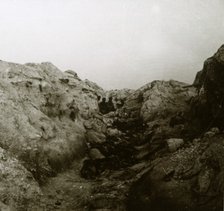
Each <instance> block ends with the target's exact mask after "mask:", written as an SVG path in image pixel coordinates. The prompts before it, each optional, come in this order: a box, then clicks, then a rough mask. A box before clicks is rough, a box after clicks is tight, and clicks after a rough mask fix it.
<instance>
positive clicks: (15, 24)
mask: <svg viewBox="0 0 224 211" xmlns="http://www.w3.org/2000/svg"><path fill="white" fill-rule="evenodd" d="M222 44H224V1H223V0H212V1H211V0H0V59H1V60H4V61H10V62H16V63H22V64H23V63H26V62H35V63H40V62H45V61H49V62H52V63H53V64H54V65H56V66H57V67H58V68H59V69H61V70H62V71H65V70H67V69H72V70H74V71H76V72H77V73H78V75H79V76H80V78H82V79H86V78H87V79H89V80H92V81H94V82H96V83H98V84H99V85H100V86H102V87H103V88H105V89H121V88H138V87H140V86H142V85H144V84H146V83H148V82H150V81H153V80H158V79H159V80H169V79H175V80H180V81H184V82H188V83H192V81H193V79H194V77H195V74H196V72H197V71H199V70H201V69H202V66H203V62H204V60H205V59H206V58H208V57H210V56H212V55H213V54H214V53H215V52H216V51H217V49H218V48H219V47H220V46H221V45H222Z"/></svg>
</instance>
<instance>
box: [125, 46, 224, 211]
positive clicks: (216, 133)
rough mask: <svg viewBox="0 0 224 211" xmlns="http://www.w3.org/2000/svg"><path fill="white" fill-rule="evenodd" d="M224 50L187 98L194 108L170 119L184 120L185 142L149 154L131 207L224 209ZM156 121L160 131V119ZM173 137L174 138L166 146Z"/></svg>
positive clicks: (208, 64)
mask: <svg viewBox="0 0 224 211" xmlns="http://www.w3.org/2000/svg"><path fill="white" fill-rule="evenodd" d="M223 49H224V47H223V46H222V47H221V48H220V49H219V50H218V52H217V53H216V54H215V55H214V56H213V57H211V58H209V59H208V60H206V62H205V64H204V67H203V70H202V71H200V72H199V73H198V74H197V76H196V79H195V81H194V84H193V87H195V88H196V89H197V94H196V95H195V96H192V98H191V99H190V100H188V102H189V104H190V108H189V109H187V110H186V109H185V108H184V109H183V110H182V111H183V112H184V114H183V115H181V116H182V117H184V118H183V119H182V117H181V116H180V117H181V118H179V117H178V118H177V117H174V118H171V122H170V123H171V124H170V126H171V127H172V126H173V124H174V123H176V122H180V123H181V124H182V125H183V128H182V129H183V133H182V134H180V138H183V139H184V142H185V144H184V145H183V144H182V140H181V139H179V140H181V146H182V147H181V148H180V149H179V150H177V149H176V150H177V151H171V152H170V153H165V152H162V153H160V154H159V156H158V154H157V156H155V157H154V158H152V159H151V164H149V166H151V168H150V170H149V171H148V172H146V173H145V174H144V175H143V176H142V177H141V178H140V179H139V180H137V181H136V182H134V184H133V185H132V187H131V189H130V196H129V200H128V203H127V204H128V208H127V209H128V210H137V209H140V210H163V211H164V210H189V211H190V210H191V211H192V210H217V211H221V210H222V209H223V140H224V135H223V132H222V131H223V106H222V104H223V102H222V101H223V99H222V98H223V96H224V95H223V93H224V89H223V82H224V81H223V80H224V75H223V71H224V66H223V55H224V50H223ZM187 87H190V86H187ZM169 105H170V104H169ZM160 110H161V109H160ZM168 110H172V109H168ZM175 110H176V108H175ZM168 116H169V115H165V118H167V117H168ZM184 119H185V121H184ZM150 122H152V121H150ZM158 125H159V126H158V128H160V130H161V127H163V126H162V125H163V124H161V121H160V123H158ZM214 127H215V128H214ZM169 131H170V130H169ZM189 133H190V135H189ZM163 134H164V132H163ZM170 140H175V139H169V140H168V145H170V144H169V141H170ZM176 140H177V139H176ZM150 147H151V145H150ZM175 148H176V147H175ZM156 152H157V153H158V149H157V150H156Z"/></svg>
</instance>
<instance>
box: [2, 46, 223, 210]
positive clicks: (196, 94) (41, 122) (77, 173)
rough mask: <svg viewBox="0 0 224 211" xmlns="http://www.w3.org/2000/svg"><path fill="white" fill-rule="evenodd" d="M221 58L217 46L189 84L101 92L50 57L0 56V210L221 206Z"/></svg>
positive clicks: (155, 83)
mask: <svg viewBox="0 0 224 211" xmlns="http://www.w3.org/2000/svg"><path fill="white" fill-rule="evenodd" d="M223 63H224V62H223V46H222V47H221V48H220V49H219V50H218V52H217V53H216V54H215V55H214V56H213V57H211V58H209V59H208V60H207V61H206V62H205V65H204V68H203V70H202V71H200V72H199V73H198V74H197V77H196V79H195V82H194V84H193V86H189V85H188V84H185V83H181V82H177V81H174V80H171V81H153V82H151V83H149V84H146V85H144V86H143V87H141V88H139V89H137V90H129V89H124V90H111V91H104V90H103V89H102V88H100V87H99V86H98V85H97V84H95V83H93V82H91V81H88V80H85V81H82V80H81V79H80V78H79V77H78V75H77V74H76V73H75V72H74V71H72V70H68V71H65V72H61V71H60V70H59V69H58V68H57V67H55V66H54V65H52V64H51V63H41V64H33V63H29V64H25V65H20V64H14V63H8V62H3V61H0V94H1V98H0V108H1V111H2V113H1V118H0V147H1V150H0V158H1V159H0V165H1V177H2V181H3V182H2V185H1V187H3V188H1V190H0V195H1V197H0V206H1V207H2V209H3V208H4V209H12V210H13V209H14V210H33V209H36V210H55V209H58V210H99V209H107V210H139V209H141V210H220V209H222V189H223V188H222V186H223V179H222V177H223V176H222V175H223V152H222V151H223V150H222V148H223V140H224V139H223V137H224V136H223V133H222V130H223V122H224V121H223V116H224V115H223V105H222V104H223V99H222V98H223V96H224V95H223V93H224V90H223V80H224V75H223V73H222V72H223V71H224V70H223ZM10 172H11V173H10ZM20 179H21V181H22V183H21V182H19V180H20Z"/></svg>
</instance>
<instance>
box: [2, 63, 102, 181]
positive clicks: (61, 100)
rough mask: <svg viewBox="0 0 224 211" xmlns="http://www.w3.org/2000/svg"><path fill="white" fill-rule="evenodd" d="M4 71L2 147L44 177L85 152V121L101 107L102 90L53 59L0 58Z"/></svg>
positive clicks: (38, 177) (35, 174)
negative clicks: (33, 61) (31, 61)
mask: <svg viewBox="0 0 224 211" xmlns="http://www.w3.org/2000/svg"><path fill="white" fill-rule="evenodd" d="M0 77H1V80H0V93H1V103H0V107H1V110H2V115H1V119H0V126H1V130H0V137H1V141H0V146H1V147H2V148H4V149H6V150H7V151H9V152H11V153H13V154H14V155H15V156H16V157H17V158H18V159H19V160H21V161H22V162H24V165H25V166H26V168H27V169H29V170H30V171H31V172H33V174H34V176H35V178H36V179H37V180H40V181H41V180H42V178H43V177H44V176H45V175H52V174H54V172H55V171H59V170H60V169H64V168H66V167H67V166H68V165H69V163H71V161H73V160H74V159H75V158H78V159H79V158H82V157H84V155H85V150H86V143H85V139H86V129H85V127H84V125H83V123H84V121H85V119H89V118H91V116H92V114H93V113H95V112H96V111H98V102H97V90H95V89H93V88H92V87H91V86H90V85H89V83H86V82H83V81H81V80H80V79H78V78H77V77H74V74H71V72H66V73H62V72H61V71H60V70H59V69H57V68H56V67H55V66H53V65H52V64H50V63H42V64H26V65H19V64H14V63H7V62H2V61H1V62H0ZM100 91H101V90H100Z"/></svg>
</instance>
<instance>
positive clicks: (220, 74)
mask: <svg viewBox="0 0 224 211" xmlns="http://www.w3.org/2000/svg"><path fill="white" fill-rule="evenodd" d="M195 84H196V86H197V87H198V90H199V92H200V93H199V97H198V98H199V99H198V100H197V108H198V109H200V110H201V113H200V112H197V114H198V115H201V116H206V114H207V116H208V117H207V119H204V120H203V121H206V122H210V124H211V125H208V126H210V127H211V126H218V127H221V128H223V127H224V125H223V118H224V112H223V111H224V110H223V103H224V45H223V46H221V47H220V48H219V49H218V51H217V52H216V53H215V54H214V56H212V57H210V58H209V59H207V60H206V61H205V63H204V67H203V69H202V71H200V72H199V73H198V74H197V77H196V79H195ZM208 114H209V115H208ZM204 118H205V117H204ZM208 124H209V123H208Z"/></svg>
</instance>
